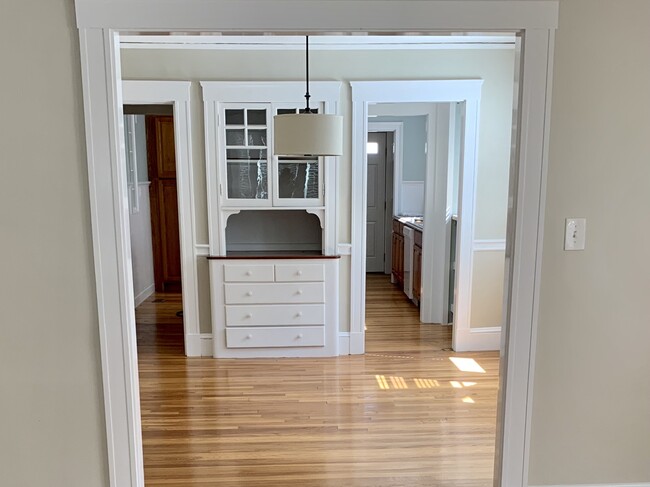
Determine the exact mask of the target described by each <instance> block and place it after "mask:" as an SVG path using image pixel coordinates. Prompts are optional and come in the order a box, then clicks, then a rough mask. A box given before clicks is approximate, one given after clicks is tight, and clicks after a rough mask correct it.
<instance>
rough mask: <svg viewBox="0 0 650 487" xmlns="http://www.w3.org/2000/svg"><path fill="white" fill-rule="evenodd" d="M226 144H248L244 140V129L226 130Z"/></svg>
mask: <svg viewBox="0 0 650 487" xmlns="http://www.w3.org/2000/svg"><path fill="white" fill-rule="evenodd" d="M226 144H228V145H246V144H245V142H244V129H230V130H226Z"/></svg>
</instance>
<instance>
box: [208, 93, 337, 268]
mask: <svg viewBox="0 0 650 487" xmlns="http://www.w3.org/2000/svg"><path fill="white" fill-rule="evenodd" d="M310 86H311V94H312V97H311V101H312V105H313V107H314V109H316V110H317V111H319V112H322V113H328V114H336V113H338V103H339V97H340V90H341V84H340V83H339V82H331V81H327V82H325V81H321V82H318V81H316V82H312V83H311V85H310ZM201 88H202V91H203V101H204V123H205V138H206V175H207V186H208V188H207V189H208V201H209V206H208V213H209V215H208V216H209V231H210V254H211V255H225V254H226V252H227V249H226V239H225V233H226V227H227V225H228V219H229V217H230V216H232V215H233V214H237V213H240V212H249V213H251V212H253V211H261V210H264V211H265V212H266V211H269V210H270V211H273V210H285V211H286V210H300V209H304V210H305V211H307V212H308V213H310V214H312V215H315V216H317V217H318V219H319V222H320V227H321V229H322V245H321V246H322V252H323V253H324V254H333V253H335V248H336V241H335V237H334V233H335V231H334V229H335V226H336V222H335V219H336V197H335V181H336V168H337V163H338V161H337V158H336V157H330V156H327V157H316V156H305V157H296V156H291V157H288V156H275V155H273V116H274V115H278V114H286V113H295V112H297V111H299V110H300V109H301V108H302V107H303V104H304V97H303V96H304V85H303V83H302V82H280V81H275V82H271V81H268V82H225V81H203V82H201ZM275 213H277V212H275ZM294 213H295V214H297V212H294ZM268 215H269V217H273V213H269V214H268Z"/></svg>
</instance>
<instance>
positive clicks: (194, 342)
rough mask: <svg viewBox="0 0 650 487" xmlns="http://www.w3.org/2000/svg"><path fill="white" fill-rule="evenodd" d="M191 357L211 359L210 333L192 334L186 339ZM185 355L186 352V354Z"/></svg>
mask: <svg viewBox="0 0 650 487" xmlns="http://www.w3.org/2000/svg"><path fill="white" fill-rule="evenodd" d="M187 344H188V348H189V349H190V350H191V352H192V355H189V354H187V355H188V356H191V357H212V333H192V334H191V335H189V336H188V337H187ZM186 353H187V352H186Z"/></svg>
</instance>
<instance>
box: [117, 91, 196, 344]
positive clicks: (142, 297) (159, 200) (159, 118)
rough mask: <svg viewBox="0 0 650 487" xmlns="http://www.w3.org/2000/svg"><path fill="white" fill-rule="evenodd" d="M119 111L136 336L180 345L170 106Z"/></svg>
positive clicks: (174, 182) (174, 186)
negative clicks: (121, 114) (166, 338)
mask: <svg viewBox="0 0 650 487" xmlns="http://www.w3.org/2000/svg"><path fill="white" fill-rule="evenodd" d="M123 112H124V140H125V152H126V169H127V184H128V195H129V229H130V240H131V265H132V273H133V294H134V305H135V313H136V327H137V335H138V339H139V340H140V339H142V337H143V336H144V335H151V336H153V337H156V336H158V334H159V333H160V334H161V335H164V336H171V335H175V336H177V337H179V338H180V342H179V343H181V344H183V343H184V340H183V299H182V284H181V275H182V271H181V255H180V232H179V212H178V190H177V181H176V147H175V146H176V144H175V140H174V137H175V135H174V116H173V107H172V105H163V104H161V105H124V107H123ZM163 341H164V340H163ZM179 352H180V353H184V350H183V347H181V348H180V350H179Z"/></svg>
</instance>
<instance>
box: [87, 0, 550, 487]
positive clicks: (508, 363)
mask: <svg viewBox="0 0 650 487" xmlns="http://www.w3.org/2000/svg"><path fill="white" fill-rule="evenodd" d="M75 8H76V14H77V26H78V27H79V28H80V33H79V40H80V45H81V48H80V52H81V72H82V83H83V95H84V114H85V126H86V146H87V155H88V179H89V199H90V213H91V223H92V237H93V251H94V262H95V279H96V292H97V310H98V322H99V337H100V351H101V362H102V380H103V391H104V412H105V420H106V442H107V452H108V453H107V457H108V458H107V469H108V474H109V484H110V486H111V487H142V486H144V470H143V461H142V447H141V430H140V410H139V391H138V388H137V376H138V375H137V371H138V368H137V354H136V346H135V321H134V319H133V318H132V314H131V315H130V314H129V312H128V309H129V308H130V307H132V305H133V296H132V295H131V296H129V291H130V289H128V288H127V286H126V285H125V280H126V279H127V278H126V276H128V275H129V273H130V266H129V265H128V264H129V261H128V258H127V255H128V246H127V243H126V242H127V241H128V240H127V239H128V235H129V232H128V230H129V229H128V215H127V214H125V213H124V209H123V206H124V204H123V202H124V200H125V198H126V194H123V189H121V188H122V187H123V184H121V182H122V180H123V179H124V177H125V175H124V176H123V175H120V174H119V171H118V169H119V160H118V157H117V154H118V153H119V149H120V146H119V140H120V137H121V136H120V134H119V130H120V128H121V125H120V124H121V122H120V118H121V109H120V107H121V103H122V100H121V86H120V83H119V80H120V76H121V75H120V63H119V42H118V39H117V35H116V31H115V30H113V29H117V30H121V31H127V30H136V31H142V30H147V29H148V30H155V31H158V32H164V31H177V32H178V31H192V30H201V29H204V30H208V31H214V30H215V29H217V30H225V31H240V32H241V31H260V32H289V31H294V32H295V31H299V32H323V31H355V32H364V31H373V30H375V31H377V30H378V31H383V32H410V31H414V30H417V31H422V32H431V31H434V30H436V29H437V30H443V31H449V30H454V31H462V32H467V31H472V32H481V31H483V32H484V31H490V30H496V31H501V32H502V31H504V30H514V31H521V38H522V39H523V42H524V43H525V51H524V52H525V55H523V56H522V63H521V67H520V71H519V72H517V76H518V79H517V83H518V85H519V87H520V93H519V94H518V99H519V103H518V104H516V105H515V106H516V107H517V110H518V111H517V121H518V124H517V128H518V133H517V136H516V138H514V139H513V142H514V144H513V148H514V151H515V154H514V158H513V160H514V161H515V164H512V167H513V171H514V174H513V178H512V180H513V181H514V182H515V186H516V187H517V190H518V191H517V192H516V193H512V194H516V195H517V199H516V210H517V211H516V212H514V208H515V207H514V205H512V209H513V212H512V213H511V218H510V220H509V221H510V226H509V234H510V236H511V237H510V238H509V240H508V242H509V249H508V250H507V251H506V257H507V262H508V267H507V273H506V275H507V276H509V277H510V280H509V283H508V292H507V293H506V296H509V301H508V302H507V306H505V308H504V309H505V310H506V312H507V323H509V324H510V327H509V328H506V330H505V331H506V333H503V334H502V336H503V342H504V344H505V346H503V347H502V354H503V360H502V364H503V365H502V370H503V371H504V372H503V374H502V384H501V385H502V387H501V389H500V394H501V401H500V406H499V415H498V418H499V424H498V427H499V430H498V436H497V441H496V444H497V455H496V468H495V475H496V477H495V483H494V485H498V486H500V487H505V486H507V487H520V486H526V484H527V474H528V471H527V467H528V456H529V442H530V414H531V408H532V394H533V386H534V384H533V369H534V367H533V364H534V358H535V357H534V355H535V353H534V352H535V347H536V334H535V332H536V326H537V309H538V303H539V284H540V278H541V275H540V266H541V257H542V248H541V242H542V239H543V228H544V226H543V225H544V203H545V201H544V200H545V190H546V186H545V177H546V176H545V175H546V166H547V158H548V135H549V117H548V114H549V110H550V104H551V98H550V96H551V81H552V61H553V56H552V53H553V39H554V29H555V28H556V27H557V20H558V8H559V5H558V1H557V0H546V1H535V2H511V1H507V0H498V1H497V0H494V1H493V0H473V1H463V2H459V1H435V0H431V1H427V2H421V1H410V0H401V1H378V0H353V1H348V2H304V1H301V0H285V1H279V0H255V1H252V2H250V1H249V2H241V1H239V0H215V1H214V2H205V1H204V0H167V1H166V2H164V3H161V2H159V1H156V0H130V1H128V2H127V1H117V0H115V1H106V0H76V1H75ZM369 11H371V12H373V15H367V13H368V12H369ZM251 12H255V15H251V14H250V13H251ZM353 118H354V114H353ZM354 135H355V136H358V134H357V133H356V132H355V133H354ZM116 195H117V196H116ZM353 203H355V202H353ZM356 203H358V202H356ZM353 231H354V228H353ZM357 238H358V236H357ZM353 257H354V256H353ZM508 259H509V260H508ZM354 342H355V338H354V336H353V332H351V349H352V348H354ZM362 348H363V344H362V343H361V349H362ZM351 351H353V350H351ZM353 352H354V351H353ZM515 352H516V353H515ZM134 379H135V381H134Z"/></svg>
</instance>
